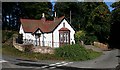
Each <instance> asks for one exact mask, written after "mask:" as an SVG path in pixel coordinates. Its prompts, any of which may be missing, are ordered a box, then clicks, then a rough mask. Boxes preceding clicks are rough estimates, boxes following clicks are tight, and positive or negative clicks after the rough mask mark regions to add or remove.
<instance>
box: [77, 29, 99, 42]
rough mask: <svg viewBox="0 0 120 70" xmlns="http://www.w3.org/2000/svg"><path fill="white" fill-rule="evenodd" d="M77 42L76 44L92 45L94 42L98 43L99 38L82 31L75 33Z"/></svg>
mask: <svg viewBox="0 0 120 70" xmlns="http://www.w3.org/2000/svg"><path fill="white" fill-rule="evenodd" d="M75 41H76V43H79V42H80V41H83V42H84V44H92V43H93V42H94V41H97V36H95V35H93V34H88V33H86V32H85V31H83V30H81V31H78V32H76V33H75Z"/></svg>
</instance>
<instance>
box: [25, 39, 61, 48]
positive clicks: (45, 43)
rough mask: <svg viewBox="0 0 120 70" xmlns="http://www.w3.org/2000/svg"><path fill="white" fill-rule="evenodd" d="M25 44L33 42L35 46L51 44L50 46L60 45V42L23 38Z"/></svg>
mask: <svg viewBox="0 0 120 70" xmlns="http://www.w3.org/2000/svg"><path fill="white" fill-rule="evenodd" d="M23 44H33V45H34V46H49V47H52V46H53V47H54V46H57V47H58V46H59V42H53V44H52V41H39V40H31V39H29V40H27V39H26V40H25V39H24V40H23Z"/></svg>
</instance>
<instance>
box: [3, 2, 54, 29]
mask: <svg viewBox="0 0 120 70" xmlns="http://www.w3.org/2000/svg"><path fill="white" fill-rule="evenodd" d="M51 9H52V4H51V3H50V2H10V3H8V2H4V3H2V22H3V24H2V25H3V27H2V28H3V29H8V30H14V29H15V30H19V26H20V25H19V24H20V18H31V19H40V18H41V14H42V13H45V17H46V18H47V19H51Z"/></svg>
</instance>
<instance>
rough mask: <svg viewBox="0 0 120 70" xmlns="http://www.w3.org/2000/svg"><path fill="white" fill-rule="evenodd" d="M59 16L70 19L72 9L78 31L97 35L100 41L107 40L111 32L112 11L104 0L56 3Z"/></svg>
mask: <svg viewBox="0 0 120 70" xmlns="http://www.w3.org/2000/svg"><path fill="white" fill-rule="evenodd" d="M55 11H57V14H58V16H63V15H65V16H66V17H68V19H69V16H70V14H69V12H70V11H72V14H71V16H72V23H71V24H72V25H73V26H74V28H76V30H77V31H79V30H84V31H86V32H87V36H90V37H91V36H96V37H97V39H98V40H99V41H100V42H107V41H108V37H109V33H110V17H111V16H110V11H109V9H108V7H107V5H106V4H105V3H104V2H75V3H71V2H68V3H56V5H55Z"/></svg>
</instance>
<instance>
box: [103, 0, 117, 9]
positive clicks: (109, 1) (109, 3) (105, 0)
mask: <svg viewBox="0 0 120 70" xmlns="http://www.w3.org/2000/svg"><path fill="white" fill-rule="evenodd" d="M115 1H116V0H104V2H105V3H106V4H107V6H108V7H109V10H110V11H112V10H113V8H112V7H110V5H112V3H114V2H115Z"/></svg>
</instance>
